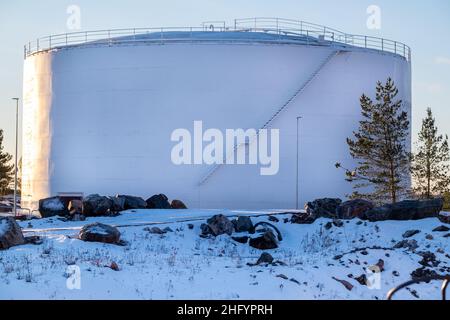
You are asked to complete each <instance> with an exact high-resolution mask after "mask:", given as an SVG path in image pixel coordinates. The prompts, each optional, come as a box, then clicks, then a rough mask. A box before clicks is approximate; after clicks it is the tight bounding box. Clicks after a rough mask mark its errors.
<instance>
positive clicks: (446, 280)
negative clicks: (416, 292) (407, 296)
mask: <svg viewBox="0 0 450 320" xmlns="http://www.w3.org/2000/svg"><path fill="white" fill-rule="evenodd" d="M432 280H442V281H443V283H442V287H441V295H442V300H446V291H447V287H448V284H449V282H450V275H445V276H444V275H432V276H427V277H422V278H417V279H413V280H409V281H407V282H404V283H402V284H400V285H398V286H397V287H395V288H392V289H391V290H389V292H388V294H387V297H386V298H387V300H392V297H393V296H394V294H395V293H397V292H398V291H400V290H401V289H404V288H406V287H408V286H410V285H412V284H417V283H421V282H427V283H428V282H430V281H432Z"/></svg>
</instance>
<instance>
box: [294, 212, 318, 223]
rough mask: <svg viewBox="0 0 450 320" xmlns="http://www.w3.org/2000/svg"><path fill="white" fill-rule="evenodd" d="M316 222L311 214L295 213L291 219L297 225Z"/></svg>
mask: <svg viewBox="0 0 450 320" xmlns="http://www.w3.org/2000/svg"><path fill="white" fill-rule="evenodd" d="M315 220H316V218H314V217H313V216H311V215H310V214H309V213H306V212H305V213H295V214H293V215H292V217H291V223H295V224H311V223H313V222H314V221H315Z"/></svg>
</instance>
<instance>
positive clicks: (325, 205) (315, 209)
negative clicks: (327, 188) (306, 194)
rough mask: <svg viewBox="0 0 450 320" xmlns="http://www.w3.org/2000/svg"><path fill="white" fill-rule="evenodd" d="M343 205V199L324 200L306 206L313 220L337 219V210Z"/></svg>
mask: <svg viewBox="0 0 450 320" xmlns="http://www.w3.org/2000/svg"><path fill="white" fill-rule="evenodd" d="M341 203H342V200H341V199H333V198H323V199H316V200H314V201H312V202H308V203H306V205H305V209H306V212H307V213H308V214H309V215H310V216H312V217H313V218H315V219H317V218H336V217H337V208H338V207H339V205H340V204H341Z"/></svg>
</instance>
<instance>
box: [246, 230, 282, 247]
mask: <svg viewBox="0 0 450 320" xmlns="http://www.w3.org/2000/svg"><path fill="white" fill-rule="evenodd" d="M249 245H250V246H251V247H253V248H256V249H260V250H267V249H275V248H278V243H277V239H276V238H275V235H274V234H273V232H272V231H270V230H269V231H266V232H265V233H264V234H263V235H262V236H260V237H257V238H251V239H250V242H249Z"/></svg>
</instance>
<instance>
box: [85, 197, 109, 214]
mask: <svg viewBox="0 0 450 320" xmlns="http://www.w3.org/2000/svg"><path fill="white" fill-rule="evenodd" d="M112 205H113V201H112V200H111V199H110V198H108V197H104V196H100V195H98V194H90V195H88V196H87V197H85V198H84V199H83V214H84V215H85V216H87V217H95V216H104V215H106V214H108V213H109V212H110V210H111V208H112Z"/></svg>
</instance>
